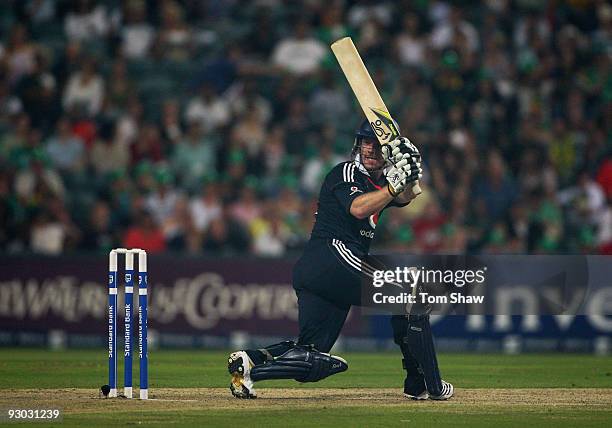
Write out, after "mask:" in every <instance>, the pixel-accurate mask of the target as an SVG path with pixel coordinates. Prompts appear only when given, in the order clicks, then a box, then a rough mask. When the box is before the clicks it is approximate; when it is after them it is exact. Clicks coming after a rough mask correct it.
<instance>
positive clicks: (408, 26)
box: [395, 13, 427, 67]
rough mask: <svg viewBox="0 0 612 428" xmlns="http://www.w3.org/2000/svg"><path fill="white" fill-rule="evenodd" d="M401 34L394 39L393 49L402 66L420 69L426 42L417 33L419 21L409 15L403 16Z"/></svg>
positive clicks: (414, 16)
mask: <svg viewBox="0 0 612 428" xmlns="http://www.w3.org/2000/svg"><path fill="white" fill-rule="evenodd" d="M403 24H404V26H403V29H402V32H401V33H400V34H399V35H398V36H397V38H396V45H395V48H396V50H397V55H398V57H399V60H400V62H401V63H402V64H403V65H407V66H414V67H421V66H423V65H424V64H423V62H424V60H425V55H426V51H425V50H426V49H427V41H426V40H424V39H423V37H422V35H421V34H420V32H419V19H418V17H417V16H416V15H414V14H412V13H409V14H406V15H405V16H404V22H403Z"/></svg>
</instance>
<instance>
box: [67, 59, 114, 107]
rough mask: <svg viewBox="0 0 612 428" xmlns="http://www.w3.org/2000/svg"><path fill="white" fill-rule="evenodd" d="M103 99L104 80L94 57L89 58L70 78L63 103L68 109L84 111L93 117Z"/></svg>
mask: <svg viewBox="0 0 612 428" xmlns="http://www.w3.org/2000/svg"><path fill="white" fill-rule="evenodd" d="M103 99H104V80H103V79H102V77H101V76H100V75H99V74H98V73H97V71H96V65H95V62H94V61H93V59H87V60H85V61H83V64H82V66H81V68H80V70H79V71H78V72H76V73H74V74H73V75H72V76H71V77H70V79H69V80H68V84H67V85H66V89H65V90H64V96H63V101H62V103H63V105H64V108H65V109H66V110H69V111H70V110H73V109H76V110H80V111H84V112H85V113H86V114H87V115H89V116H90V117H92V116H95V115H96V114H98V113H99V112H100V109H101V108H102V101H103Z"/></svg>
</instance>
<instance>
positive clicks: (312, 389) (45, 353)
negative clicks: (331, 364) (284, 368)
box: [0, 348, 612, 427]
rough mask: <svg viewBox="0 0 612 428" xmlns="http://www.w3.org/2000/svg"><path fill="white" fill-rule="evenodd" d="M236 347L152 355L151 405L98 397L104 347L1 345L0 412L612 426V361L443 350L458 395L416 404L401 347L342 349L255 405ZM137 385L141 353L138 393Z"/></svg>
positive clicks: (173, 421)
mask: <svg viewBox="0 0 612 428" xmlns="http://www.w3.org/2000/svg"><path fill="white" fill-rule="evenodd" d="M227 354H228V353H227V352H211V351H203V350H202V351H184V350H153V351H151V352H150V355H149V384H150V385H149V388H150V393H149V394H150V398H151V399H150V400H148V401H146V402H143V401H140V400H125V399H113V400H110V399H103V398H99V395H98V388H99V387H100V386H101V385H102V384H104V383H106V382H107V378H108V372H107V370H108V368H107V359H106V358H105V353H104V351H101V350H100V351H94V350H69V351H56V352H54V351H49V350H41V349H6V348H3V349H0V409H2V410H3V411H5V410H6V409H8V408H39V409H40V408H52V407H54V406H55V407H59V408H61V409H62V410H63V421H61V422H58V423H57V424H56V425H59V426H102V425H106V426H109V425H113V424H116V423H118V424H140V423H142V424H147V425H156V426H229V425H230V424H231V425H234V426H236V424H239V425H243V426H247V427H251V426H262V425H264V424H265V425H266V426H283V427H287V426H336V427H337V426H343V427H344V426H385V427H387V426H408V425H413V426H440V425H446V424H449V425H451V424H452V426H470V427H479V426H492V425H495V426H497V427H504V426H517V425H526V426H527V425H528V426H555V427H556V426H612V357H596V356H591V355H578V354H546V355H516V356H510V355H475V354H445V355H441V356H440V358H439V360H440V367H441V370H442V373H443V377H444V379H446V380H448V381H450V382H452V383H453V384H454V385H455V387H456V391H457V392H456V396H455V397H453V399H451V400H449V401H448V402H432V401H427V402H414V401H409V400H406V399H404V398H403V397H402V390H401V386H402V381H403V376H404V375H403V371H402V369H401V362H400V357H399V355H398V354H395V353H378V354H376V353H343V354H342V356H343V357H345V358H346V359H347V360H348V362H349V370H348V371H347V372H346V373H341V374H339V375H336V376H333V377H330V378H328V379H325V380H323V381H321V382H317V383H311V384H299V383H297V382H292V381H269V382H262V383H260V384H258V385H257V386H258V387H259V389H258V391H259V398H258V399H257V400H237V399H234V398H232V397H231V396H230V393H229V391H228V390H227V386H228V382H229V376H228V374H227V371H226V358H227ZM119 362H120V366H119V372H118V377H119V385H118V386H119V389H120V390H121V386H122V381H123V367H122V366H121V363H122V358H119ZM137 386H138V359H137V358H135V361H134V387H135V396H137V394H138V388H137ZM0 421H2V419H0ZM26 425H28V424H27V423H20V424H19V426H26ZM33 426H41V423H40V422H36V423H33Z"/></svg>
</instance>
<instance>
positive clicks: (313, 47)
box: [272, 20, 327, 75]
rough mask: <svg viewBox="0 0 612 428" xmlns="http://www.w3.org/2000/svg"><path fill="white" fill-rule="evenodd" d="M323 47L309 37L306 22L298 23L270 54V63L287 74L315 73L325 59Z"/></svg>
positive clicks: (308, 28)
mask: <svg viewBox="0 0 612 428" xmlns="http://www.w3.org/2000/svg"><path fill="white" fill-rule="evenodd" d="M326 54H327V50H326V49H325V46H323V44H322V43H321V42H319V41H318V40H317V39H315V38H313V37H312V36H311V35H310V26H309V25H308V22H307V21H306V20H300V21H298V22H297V23H296V24H295V26H294V30H293V34H292V36H290V37H287V38H284V39H281V40H280V41H279V42H278V44H277V45H276V46H275V47H274V51H273V52H272V62H273V63H274V64H276V65H278V66H279V67H281V68H282V69H284V70H287V71H288V72H289V73H293V74H296V75H308V74H312V73H314V72H316V71H317V70H318V69H319V66H320V65H321V61H322V60H323V58H325V56H326Z"/></svg>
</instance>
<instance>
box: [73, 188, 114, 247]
mask: <svg viewBox="0 0 612 428" xmlns="http://www.w3.org/2000/svg"><path fill="white" fill-rule="evenodd" d="M114 229H115V225H113V222H112V219H111V212H110V207H109V205H108V203H107V202H105V201H103V200H98V201H96V203H95V204H94V206H93V207H92V208H91V210H90V212H89V222H88V224H87V227H86V228H85V232H84V235H83V240H82V241H81V247H82V248H83V249H84V250H88V251H94V252H96V253H108V252H109V251H110V250H112V249H113V248H116V245H117V244H118V243H117V242H116V237H115V232H114Z"/></svg>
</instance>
